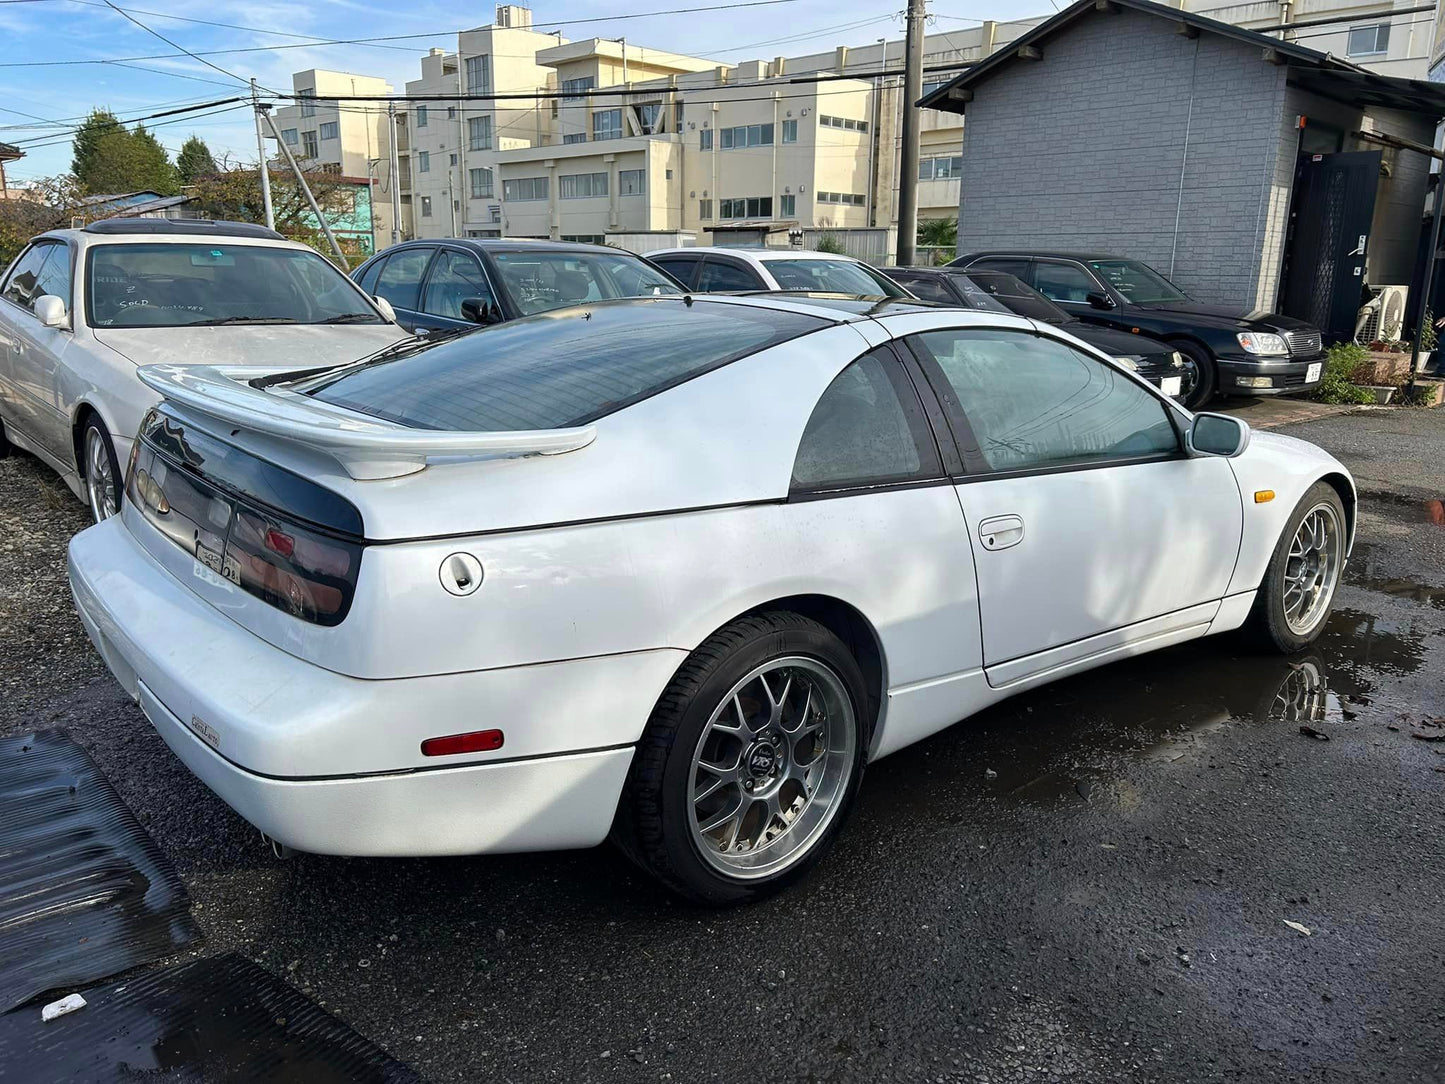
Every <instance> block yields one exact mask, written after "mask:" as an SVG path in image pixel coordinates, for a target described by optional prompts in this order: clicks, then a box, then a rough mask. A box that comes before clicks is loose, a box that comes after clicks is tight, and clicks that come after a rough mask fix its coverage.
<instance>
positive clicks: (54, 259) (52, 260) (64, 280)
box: [32, 245, 70, 312]
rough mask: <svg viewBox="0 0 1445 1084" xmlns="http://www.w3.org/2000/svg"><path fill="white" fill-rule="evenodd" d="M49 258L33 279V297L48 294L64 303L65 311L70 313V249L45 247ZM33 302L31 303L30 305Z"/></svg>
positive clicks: (58, 246) (66, 247)
mask: <svg viewBox="0 0 1445 1084" xmlns="http://www.w3.org/2000/svg"><path fill="white" fill-rule="evenodd" d="M45 247H46V248H48V249H49V250H50V255H49V258H47V259H46V261H45V264H44V266H42V267H41V268H40V274H39V275H37V276H36V279H35V296H36V297H44V296H45V295H46V294H50V295H51V296H52V297H58V298H60V300H61V301H64V302H65V311H66V312H69V311H70V248H69V247H68V246H66V245H47V246H45ZM33 304H34V302H33V301H32V305H33Z"/></svg>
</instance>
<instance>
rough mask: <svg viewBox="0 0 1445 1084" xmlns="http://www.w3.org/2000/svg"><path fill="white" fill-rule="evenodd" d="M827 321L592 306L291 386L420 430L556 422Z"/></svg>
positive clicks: (579, 418) (713, 307)
mask: <svg viewBox="0 0 1445 1084" xmlns="http://www.w3.org/2000/svg"><path fill="white" fill-rule="evenodd" d="M828 323H829V321H827V320H823V319H820V318H818V317H814V316H809V315H801V314H798V313H786V312H774V311H772V310H769V309H754V308H744V307H741V306H736V305H718V304H708V303H707V302H705V301H697V302H693V303H692V304H691V305H686V304H683V303H682V301H680V300H677V301H663V300H659V301H647V302H643V301H638V302H631V303H622V304H613V305H596V306H590V307H588V308H585V309H575V310H563V311H559V312H556V313H548V314H543V315H541V316H533V317H528V318H525V319H521V320H514V321H512V322H511V323H506V324H494V325H492V326H490V327H485V328H482V329H481V330H479V331H474V332H472V333H471V334H470V335H463V336H460V337H458V338H452V339H448V340H446V341H445V342H439V343H437V344H436V345H435V346H430V347H423V348H422V349H420V350H417V351H413V352H410V353H409V354H408V355H407V356H403V357H401V358H394V359H384V360H379V361H375V362H367V363H362V364H360V365H354V366H348V367H347V368H346V369H344V370H341V371H339V372H337V373H332V374H329V375H327V376H324V377H320V378H317V379H315V380H312V381H302V382H299V383H298V384H296V385H293V387H294V388H295V389H296V390H299V391H303V392H307V393H309V394H313V395H315V396H316V397H317V398H318V399H322V400H325V401H326V402H329V403H336V404H338V405H340V406H344V407H349V408H351V409H353V410H359V411H361V412H363V413H365V414H371V415H374V416H375V417H379V418H387V419H390V420H392V421H395V422H399V423H401V424H403V425H408V426H412V427H413V428H419V429H450V430H459V431H493V430H519V429H555V428H565V427H567V426H569V425H578V424H581V423H582V422H585V421H591V420H593V419H595V418H600V417H602V416H604V415H606V414H610V413H612V412H613V411H614V410H620V409H621V408H622V407H624V406H628V405H630V404H632V403H634V402H637V401H638V400H640V399H645V398H647V397H648V396H650V395H654V394H656V393H657V392H659V391H662V390H663V389H664V388H668V387H671V386H672V385H674V384H678V383H681V382H682V381H684V380H688V379H690V378H692V377H694V376H697V375H699V374H701V373H704V372H707V371H708V370H709V369H714V368H717V367H718V366H720V365H725V364H727V363H728V362H729V361H733V360H735V359H736V358H739V357H742V356H744V355H746V354H751V353H754V352H755V351H758V350H762V349H765V348H766V347H769V346H773V345H776V344H777V343H780V342H783V341H785V340H787V339H791V338H794V337H795V336H798V335H802V334H805V333H807V332H809V331H813V330H816V329H818V328H821V327H826V326H828ZM707 421H708V419H705V418H699V419H698V424H699V425H701V424H706V423H707Z"/></svg>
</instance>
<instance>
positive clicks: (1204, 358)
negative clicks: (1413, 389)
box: [949, 249, 1325, 403]
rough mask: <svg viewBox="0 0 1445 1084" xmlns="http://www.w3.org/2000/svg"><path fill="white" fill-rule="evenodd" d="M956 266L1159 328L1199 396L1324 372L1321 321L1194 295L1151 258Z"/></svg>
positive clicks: (1021, 257)
mask: <svg viewBox="0 0 1445 1084" xmlns="http://www.w3.org/2000/svg"><path fill="white" fill-rule="evenodd" d="M949 266H950V267H965V268H968V269H969V270H971V271H983V270H988V271H1006V272H1008V273H1009V274H1011V275H1017V276H1018V277H1019V278H1021V279H1023V280H1024V281H1025V282H1026V283H1028V284H1029V285H1030V286H1032V287H1033V288H1034V289H1036V290H1038V291H1039V292H1040V293H1042V294H1043V295H1044V296H1045V297H1047V298H1048V299H1049V300H1050V301H1053V302H1055V303H1056V304H1057V305H1058V306H1059V307H1060V308H1062V309H1063V310H1064V311H1065V312H1068V313H1070V314H1072V315H1074V316H1077V317H1078V318H1079V319H1080V320H1084V321H1086V322H1088V323H1090V324H1100V325H1102V326H1104V327H1113V328H1118V329H1120V330H1121V331H1128V332H1138V333H1141V334H1144V335H1152V336H1153V337H1154V338H1156V339H1163V340H1164V341H1165V342H1167V343H1170V344H1172V345H1174V346H1175V347H1176V348H1177V349H1178V350H1179V351H1180V352H1181V353H1183V354H1185V355H1186V356H1188V357H1189V358H1191V359H1192V360H1193V361H1194V363H1195V364H1196V365H1197V366H1198V369H1199V381H1198V384H1197V390H1196V395H1195V398H1196V400H1197V401H1198V402H1200V403H1203V402H1206V401H1208V399H1209V398H1210V397H1212V396H1213V395H1215V394H1216V393H1217V394H1220V395H1286V394H1291V393H1294V392H1302V391H1307V390H1309V389H1310V388H1313V387H1314V386H1315V385H1316V384H1318V383H1319V382H1320V378H1321V377H1322V376H1323V375H1324V367H1325V366H1324V361H1325V355H1324V349H1323V343H1322V341H1321V336H1320V331H1319V328H1316V327H1312V326H1311V325H1309V324H1307V323H1305V322H1304V321H1302V320H1296V319H1294V318H1293V317H1290V316H1281V315H1279V314H1277V313H1259V312H1241V311H1239V310H1238V309H1233V308H1230V307H1228V306H1223V305H1208V304H1205V303H1203V302H1200V301H1195V300H1194V299H1193V298H1191V297H1189V296H1188V295H1187V294H1186V293H1184V291H1183V290H1181V289H1179V287H1177V286H1175V285H1174V284H1173V283H1172V282H1170V281H1169V280H1168V279H1167V278H1165V277H1164V276H1163V275H1161V274H1160V273H1159V272H1158V271H1155V270H1154V269H1153V268H1152V267H1150V266H1149V265H1148V264H1145V263H1141V262H1140V261H1138V260H1130V259H1126V258H1125V257H1122V256H1108V255H1104V254H1101V253H1084V252H1037V251H1021V250H1018V249H1011V250H999V251H997V252H973V253H970V254H969V255H967V256H960V257H959V258H958V259H956V260H954V261H953V262H952V263H951V264H949Z"/></svg>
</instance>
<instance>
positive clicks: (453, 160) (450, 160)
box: [447, 154, 457, 166]
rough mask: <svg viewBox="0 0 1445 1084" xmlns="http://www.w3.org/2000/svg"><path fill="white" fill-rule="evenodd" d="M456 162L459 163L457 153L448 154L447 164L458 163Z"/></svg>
mask: <svg viewBox="0 0 1445 1084" xmlns="http://www.w3.org/2000/svg"><path fill="white" fill-rule="evenodd" d="M456 164H457V156H456V155H455V154H449V155H447V165H449V166H454V165H456Z"/></svg>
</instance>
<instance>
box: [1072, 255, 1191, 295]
mask: <svg viewBox="0 0 1445 1084" xmlns="http://www.w3.org/2000/svg"><path fill="white" fill-rule="evenodd" d="M1089 266H1090V267H1092V268H1093V269H1094V271H1095V273H1096V274H1098V275H1099V276H1100V277H1101V278H1102V279H1103V280H1104V281H1105V282H1107V283H1108V284H1109V285H1110V286H1112V287H1113V288H1114V289H1116V290H1118V291H1119V293H1121V294H1123V295H1124V299H1125V300H1126V301H1133V302H1135V303H1136V304H1139V305H1147V304H1150V303H1151V302H1155V301H1188V300H1189V297H1188V295H1187V294H1185V293H1184V292H1183V291H1182V290H1180V289H1179V288H1178V287H1177V286H1175V285H1174V283H1172V282H1170V281H1169V280H1168V279H1166V278H1165V277H1164V276H1163V275H1161V274H1160V273H1159V272H1158V271H1155V270H1154V269H1153V268H1152V267H1150V266H1149V265H1148V264H1145V263H1140V262H1139V261H1138V260H1090V261H1089Z"/></svg>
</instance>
